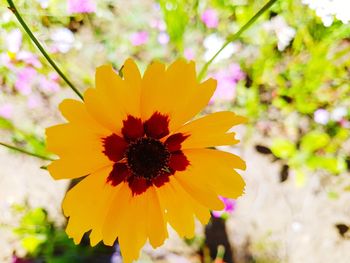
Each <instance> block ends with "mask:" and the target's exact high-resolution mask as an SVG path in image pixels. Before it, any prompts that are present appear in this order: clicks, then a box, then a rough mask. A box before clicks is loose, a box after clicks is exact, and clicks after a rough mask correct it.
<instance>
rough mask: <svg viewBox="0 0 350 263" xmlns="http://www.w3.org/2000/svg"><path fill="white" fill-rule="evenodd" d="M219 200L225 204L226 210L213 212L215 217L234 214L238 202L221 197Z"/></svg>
mask: <svg viewBox="0 0 350 263" xmlns="http://www.w3.org/2000/svg"><path fill="white" fill-rule="evenodd" d="M219 198H220V199H221V200H222V201H223V202H224V204H225V208H224V210H221V211H213V212H212V213H213V216H215V217H221V216H222V215H224V214H232V213H233V211H234V210H235V207H236V200H234V199H230V198H226V197H221V196H219Z"/></svg>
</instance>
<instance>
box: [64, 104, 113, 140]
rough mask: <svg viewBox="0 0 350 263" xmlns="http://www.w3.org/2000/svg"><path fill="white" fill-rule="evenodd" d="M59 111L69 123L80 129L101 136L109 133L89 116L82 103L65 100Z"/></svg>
mask: <svg viewBox="0 0 350 263" xmlns="http://www.w3.org/2000/svg"><path fill="white" fill-rule="evenodd" d="M59 109H60V111H61V113H62V115H63V116H64V117H65V118H66V119H67V120H68V121H69V122H71V123H73V124H74V125H76V126H79V127H80V128H81V129H84V130H88V131H91V132H94V133H97V134H101V135H107V134H108V133H110V132H109V131H108V130H107V129H106V128H104V127H103V126H101V125H100V124H99V123H98V122H96V121H95V120H94V119H93V118H92V116H90V115H89V113H88V112H87V110H86V107H85V105H84V103H83V102H80V101H77V100H72V99H65V100H63V101H62V102H61V103H60V105H59Z"/></svg>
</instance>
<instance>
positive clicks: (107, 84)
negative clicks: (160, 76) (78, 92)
mask: <svg viewBox="0 0 350 263" xmlns="http://www.w3.org/2000/svg"><path fill="white" fill-rule="evenodd" d="M123 74H124V79H121V78H120V77H119V76H118V74H117V73H116V72H115V71H114V70H113V68H112V66H111V65H103V66H101V67H99V68H97V70H96V89H88V90H87V91H86V93H85V95H84V98H85V104H86V108H87V110H88V112H89V113H90V114H91V115H92V116H93V117H94V119H95V120H96V121H97V122H99V123H100V124H101V125H103V126H104V127H106V128H108V129H109V130H110V131H113V132H115V133H117V134H120V130H121V128H122V126H123V120H125V119H126V118H127V115H132V116H134V117H139V116H140V96H141V76H140V73H139V71H138V69H137V66H136V64H135V63H134V62H133V61H132V60H130V59H129V60H127V61H126V62H125V64H124V68H123Z"/></svg>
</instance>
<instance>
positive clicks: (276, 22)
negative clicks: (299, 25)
mask: <svg viewBox="0 0 350 263" xmlns="http://www.w3.org/2000/svg"><path fill="white" fill-rule="evenodd" d="M264 27H265V29H266V30H267V31H272V32H274V33H275V34H276V37H277V48H278V50H279V51H283V50H284V49H285V48H286V47H287V46H288V45H289V43H290V41H292V39H293V38H294V36H295V33H296V31H295V29H294V28H293V27H290V26H289V25H288V24H287V22H286V20H285V19H284V17H282V16H276V17H274V18H272V19H271V20H270V21H268V22H266V23H265V24H264Z"/></svg>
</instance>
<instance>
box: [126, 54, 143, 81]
mask: <svg viewBox="0 0 350 263" xmlns="http://www.w3.org/2000/svg"><path fill="white" fill-rule="evenodd" d="M122 73H123V76H124V77H125V78H126V79H128V78H130V79H131V78H135V79H141V73H140V71H139V68H138V67H137V64H136V63H135V61H134V60H133V59H132V58H128V59H126V60H125V62H124V64H123V67H122Z"/></svg>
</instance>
